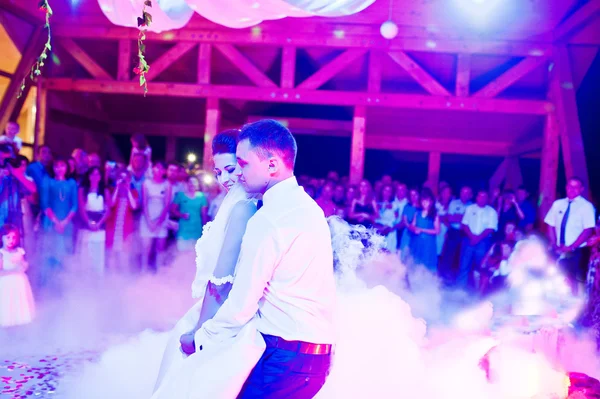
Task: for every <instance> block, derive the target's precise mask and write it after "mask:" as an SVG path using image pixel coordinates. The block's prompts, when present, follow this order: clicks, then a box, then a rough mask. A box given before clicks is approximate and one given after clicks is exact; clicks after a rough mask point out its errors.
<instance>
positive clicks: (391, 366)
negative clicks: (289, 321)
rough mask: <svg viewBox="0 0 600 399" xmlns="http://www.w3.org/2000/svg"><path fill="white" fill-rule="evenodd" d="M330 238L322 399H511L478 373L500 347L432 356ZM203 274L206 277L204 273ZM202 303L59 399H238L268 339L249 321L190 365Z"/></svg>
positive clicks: (346, 236) (350, 249) (406, 318)
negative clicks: (331, 283) (330, 345)
mask: <svg viewBox="0 0 600 399" xmlns="http://www.w3.org/2000/svg"><path fill="white" fill-rule="evenodd" d="M235 195H240V193H239V192H238V193H237V194H235ZM228 196H229V195H228ZM233 198H234V196H233V195H232V196H231V197H230V199H233ZM224 205H225V208H221V210H220V211H219V213H220V214H221V216H223V217H224V216H225V215H226V212H227V210H228V209H229V210H230V209H231V208H228V206H229V205H227V200H226V201H224ZM219 225H220V221H219V220H218V219H216V220H215V223H214V224H213V226H211V227H210V230H209V232H210V233H209V234H207V235H206V236H205V237H206V238H210V240H205V242H204V243H202V242H200V243H199V248H198V256H199V257H202V256H203V257H202V260H200V261H199V264H200V265H208V264H210V262H213V261H215V258H214V256H215V254H218V251H217V248H215V247H214V245H213V244H214V242H215V241H213V239H218V236H217V235H216V233H217V232H216V231H215V230H212V229H214V228H216V227H217V228H219ZM220 233H221V232H220V231H219V234H220ZM332 236H333V248H334V253H335V259H336V267H337V271H336V273H337V276H338V303H337V306H338V309H337V312H336V327H337V330H338V331H337V332H338V341H337V345H336V348H335V352H334V358H333V365H332V370H331V374H330V376H329V378H328V380H327V382H326V384H325V386H324V387H323V389H322V390H321V391H320V392H319V394H318V395H317V398H320V399H331V398H340V399H342V398H344V399H345V398H378V399H386V398H390V399H391V398H410V399H412V398H420V399H459V398H460V399H465V398H470V399H500V398H502V399H506V398H508V396H506V395H504V394H501V392H503V391H502V390H500V389H498V387H497V386H493V385H491V384H489V383H488V382H487V379H486V375H485V372H484V370H483V369H482V368H481V367H479V362H480V359H481V357H482V356H483V355H484V354H485V353H486V352H487V351H488V350H489V349H490V348H491V347H493V346H494V345H495V344H496V343H495V342H494V340H492V339H490V338H489V337H482V336H470V337H466V338H461V339H456V338H453V339H452V340H449V341H448V343H445V344H442V345H439V346H438V347H436V348H435V349H431V348H427V345H428V342H427V340H426V337H425V332H426V326H425V322H424V321H422V320H420V319H416V318H414V317H413V316H412V314H411V310H410V307H409V306H408V304H406V303H405V302H404V301H403V300H402V299H401V298H400V297H399V296H397V295H395V294H393V293H392V292H390V291H389V290H388V289H387V288H385V287H384V286H382V285H377V286H375V287H368V286H367V284H366V283H365V282H364V281H363V280H361V279H360V278H359V277H358V274H359V273H357V271H356V269H357V267H358V265H359V264H361V265H362V266H363V267H369V265H368V264H365V251H364V247H363V245H362V243H361V240H360V239H359V240H357V239H356V236H353V235H352V234H350V228H349V227H348V226H347V225H345V224H344V223H343V222H335V221H333V222H332ZM211 237H212V238H211ZM214 237H217V238H214ZM221 239H222V238H221ZM208 244H211V245H208ZM204 245H207V247H205V246H204ZM203 251H206V252H203ZM204 262H205V263H204ZM367 263H368V262H367ZM198 270H199V272H198V275H197V279H196V280H195V284H194V293H195V294H196V296H198V294H200V293H203V292H204V287H205V285H204V284H206V281H207V280H208V278H210V274H211V273H212V272H211V271H210V268H208V269H206V268H204V267H200V268H199V269H198ZM207 270H209V272H208V274H209V275H203V273H204V274H206V271H207ZM203 282H204V283H203ZM201 303H202V298H199V301H198V303H197V304H196V305H194V306H193V307H192V309H190V310H189V311H188V313H187V314H186V315H185V316H184V317H183V318H182V319H181V320H180V321H179V322H178V323H177V324H176V326H175V327H174V329H173V330H172V331H171V332H168V333H156V332H152V331H146V332H144V333H142V334H140V335H138V336H136V337H134V338H132V339H130V340H129V341H128V342H126V343H124V344H122V345H118V346H114V347H111V348H109V349H108V350H107V351H106V352H105V353H104V354H103V356H102V358H101V359H100V361H99V362H96V363H90V364H88V365H86V366H85V367H84V368H83V370H82V371H81V372H80V373H78V374H76V375H73V376H72V377H70V378H69V379H67V380H66V381H65V382H64V384H63V385H62V387H59V391H58V392H57V393H61V394H62V395H63V396H61V397H66V398H69V399H81V398H85V399H106V398H111V399H150V398H152V399H166V398H168V399H191V398H198V399H200V398H211V399H229V398H231V399H233V398H235V397H236V396H237V393H238V392H239V389H240V388H241V386H242V384H243V382H244V381H245V379H246V376H247V375H248V374H249V372H250V371H251V370H252V368H253V367H254V365H255V364H256V362H257V361H258V359H259V358H260V356H261V354H262V352H263V350H264V341H262V337H261V336H260V334H258V333H257V332H256V330H255V329H254V326H253V324H252V322H251V323H249V324H248V325H247V326H246V327H245V328H244V329H243V330H242V332H241V333H240V334H239V335H238V336H237V337H236V338H234V339H233V340H232V341H228V342H224V343H223V344H222V345H221V346H218V347H214V348H211V350H210V351H202V352H200V353H199V354H194V355H192V356H190V357H187V358H186V357H184V356H183V355H182V354H181V353H180V351H179V337H180V335H181V334H182V333H185V332H187V331H189V330H190V329H191V328H192V327H193V326H194V325H195V323H196V321H197V320H198V316H199V312H200V307H201ZM163 354H164V357H163ZM161 363H162V366H161ZM159 370H160V371H159ZM553 378H554V376H553ZM157 380H158V381H159V383H158V384H157ZM508 385H511V384H510V383H509V384H508ZM155 388H157V389H156V390H155Z"/></svg>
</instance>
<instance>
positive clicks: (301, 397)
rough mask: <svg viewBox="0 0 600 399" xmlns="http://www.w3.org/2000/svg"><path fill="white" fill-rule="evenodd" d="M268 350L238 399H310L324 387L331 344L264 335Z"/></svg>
mask: <svg viewBox="0 0 600 399" xmlns="http://www.w3.org/2000/svg"><path fill="white" fill-rule="evenodd" d="M263 337H264V339H265V342H266V344H267V349H266V350H265V353H264V354H263V356H262V357H261V358H260V360H259V361H258V364H257V365H256V367H254V370H252V372H251V373H250V376H249V377H248V379H247V380H246V383H245V384H244V386H243V387H242V391H241V392H240V394H239V395H238V399H249V398H268V399H284V398H286V399H310V398H313V397H314V396H315V395H316V394H317V393H318V392H319V390H320V389H321V387H323V385H324V384H325V380H326V379H327V376H328V375H329V368H330V366H331V350H332V347H331V345H317V344H310V343H306V342H300V341H285V340H283V339H282V338H279V337H274V336H272V335H264V334H263Z"/></svg>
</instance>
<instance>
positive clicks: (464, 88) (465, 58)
mask: <svg viewBox="0 0 600 399" xmlns="http://www.w3.org/2000/svg"><path fill="white" fill-rule="evenodd" d="M470 84H471V55H470V54H458V60H457V64H456V97H469V86H470Z"/></svg>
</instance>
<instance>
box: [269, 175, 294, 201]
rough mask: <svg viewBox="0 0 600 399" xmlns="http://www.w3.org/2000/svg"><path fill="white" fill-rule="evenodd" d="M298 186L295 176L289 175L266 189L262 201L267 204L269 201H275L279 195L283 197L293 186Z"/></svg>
mask: <svg viewBox="0 0 600 399" xmlns="http://www.w3.org/2000/svg"><path fill="white" fill-rule="evenodd" d="M297 187H298V181H297V180H296V177H295V176H292V177H289V178H287V179H285V180H282V181H280V182H279V183H277V184H275V185H274V186H273V187H271V188H270V189H268V190H267V192H266V193H264V194H263V203H265V204H268V203H269V202H270V201H277V200H276V198H277V197H279V196H283V197H285V195H286V194H287V193H288V192H289V191H290V190H293V189H294V188H297Z"/></svg>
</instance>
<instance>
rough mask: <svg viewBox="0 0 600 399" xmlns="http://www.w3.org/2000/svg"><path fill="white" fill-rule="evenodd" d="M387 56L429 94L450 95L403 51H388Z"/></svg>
mask: <svg viewBox="0 0 600 399" xmlns="http://www.w3.org/2000/svg"><path fill="white" fill-rule="evenodd" d="M388 54H389V56H390V57H391V58H392V60H394V62H395V63H396V64H398V65H400V66H401V67H402V69H404V70H405V71H406V73H408V74H409V75H410V76H411V77H412V78H413V79H414V80H415V81H416V82H417V83H418V84H420V85H421V86H422V87H423V88H424V89H425V90H426V91H427V92H428V93H429V94H431V95H434V96H451V94H450V92H449V91H448V90H446V88H445V87H444V86H442V85H441V84H440V82H438V81H437V79H435V78H434V77H433V76H431V74H430V73H429V72H427V71H426V70H424V69H423V67H421V66H420V65H419V64H417V62H416V61H415V60H413V59H412V58H411V57H410V56H409V55H408V54H406V53H405V52H404V51H390V52H389V53H388Z"/></svg>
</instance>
